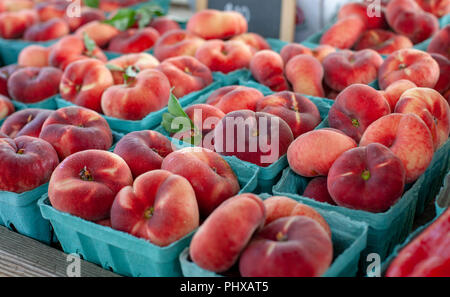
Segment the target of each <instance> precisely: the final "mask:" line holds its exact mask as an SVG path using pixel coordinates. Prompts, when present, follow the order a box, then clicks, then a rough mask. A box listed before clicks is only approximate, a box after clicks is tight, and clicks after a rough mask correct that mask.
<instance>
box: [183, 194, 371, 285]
mask: <svg viewBox="0 0 450 297" xmlns="http://www.w3.org/2000/svg"><path fill="white" fill-rule="evenodd" d="M268 197H270V196H269V195H266V194H263V195H261V198H262V199H267V198H268ZM317 211H319V213H320V214H321V215H322V216H323V217H324V219H325V220H326V221H327V223H328V224H329V226H330V228H331V234H332V240H333V262H332V264H331V266H330V267H329V268H328V270H327V271H326V272H325V274H324V275H323V276H324V277H353V276H356V274H357V271H358V263H359V259H360V254H361V251H362V250H364V248H365V247H366V240H367V232H368V226H367V224H365V223H362V222H357V221H354V220H351V219H349V218H348V217H345V216H343V215H341V214H338V213H336V212H333V211H326V210H322V209H319V208H318V209H317ZM179 260H180V263H181V269H182V271H183V276H186V277H220V276H221V275H219V274H217V273H214V272H211V271H208V270H205V269H203V268H201V267H199V266H197V265H196V264H195V263H194V262H192V261H191V260H190V258H189V248H186V249H185V250H184V251H183V252H182V253H181V254H180V258H179Z"/></svg>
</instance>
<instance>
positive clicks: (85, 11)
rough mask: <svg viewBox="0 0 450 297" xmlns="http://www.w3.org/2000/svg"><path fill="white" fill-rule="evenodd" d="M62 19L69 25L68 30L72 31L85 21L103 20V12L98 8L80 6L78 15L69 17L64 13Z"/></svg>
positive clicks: (85, 22)
mask: <svg viewBox="0 0 450 297" xmlns="http://www.w3.org/2000/svg"><path fill="white" fill-rule="evenodd" d="M63 19H64V20H65V21H66V22H67V24H68V25H69V28H70V32H74V31H76V30H77V29H78V28H80V27H81V26H83V25H85V24H87V23H90V22H93V21H103V20H104V19H105V13H104V12H103V11H102V10H100V9H96V8H91V7H87V6H83V7H81V15H80V17H69V16H68V15H67V14H65V15H64V17H63Z"/></svg>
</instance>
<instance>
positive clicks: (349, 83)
mask: <svg viewBox="0 0 450 297" xmlns="http://www.w3.org/2000/svg"><path fill="white" fill-rule="evenodd" d="M408 1H409V0H408ZM408 1H406V0H405V1H398V0H393V1H391V2H390V4H389V5H388V6H387V7H386V18H387V22H388V23H389V24H391V22H392V23H393V24H394V23H395V26H394V25H391V27H392V28H394V30H395V32H396V33H392V34H397V35H396V36H397V37H398V36H400V37H401V36H404V38H410V39H411V40H413V42H419V41H422V40H423V39H425V38H428V37H430V38H433V40H432V42H431V44H434V48H437V50H439V51H440V53H444V54H446V55H447V56H445V57H444V56H442V55H441V56H442V61H444V62H445V63H444V62H442V63H440V62H439V59H436V57H435V56H432V54H430V53H433V55H434V54H435V53H436V52H435V51H433V46H431V45H430V47H431V48H432V49H431V50H430V48H429V52H430V53H427V52H424V51H420V50H416V49H412V48H410V46H403V45H402V44H404V43H401V42H393V41H392V42H388V43H390V44H391V43H392V48H391V52H390V53H389V55H388V56H387V57H386V58H385V59H383V57H382V56H381V55H380V52H377V51H376V50H374V49H370V48H369V46H367V47H364V46H363V45H361V44H364V42H362V40H363V39H361V42H360V44H359V45H358V46H357V47H355V46H354V43H352V44H351V45H349V46H348V48H352V47H353V48H354V49H355V51H352V50H342V47H340V46H337V45H336V44H327V42H322V43H323V44H322V45H319V46H318V47H316V48H315V49H309V48H307V47H305V46H303V45H300V44H288V45H286V46H285V47H284V48H283V49H282V51H281V54H278V53H277V52H275V51H272V50H271V49H270V46H269V44H268V43H267V42H266V40H264V38H262V37H261V36H259V35H257V34H254V33H248V32H247V22H246V20H245V18H244V17H243V16H242V15H240V14H239V13H236V12H221V11H216V10H204V11H200V12H198V13H196V14H195V15H194V16H193V17H192V18H191V19H190V20H189V22H188V23H187V27H186V29H185V30H184V29H180V27H179V25H178V24H177V23H176V22H173V21H171V20H169V19H168V18H165V17H160V18H155V19H154V21H153V22H152V23H149V24H148V26H147V27H145V28H131V27H130V28H128V29H127V30H126V31H124V32H119V31H120V30H118V29H117V28H116V27H114V26H112V25H111V24H110V23H108V22H103V21H102V20H95V21H93V22H88V23H86V24H85V25H83V26H82V27H80V28H78V29H77V30H76V32H74V34H72V35H68V36H64V37H62V38H61V39H59V40H58V41H57V42H56V43H55V44H54V45H52V46H50V47H43V46H39V45H31V46H29V47H26V48H25V49H24V50H23V51H22V52H21V53H20V56H19V61H18V64H17V65H8V66H6V67H3V68H1V69H0V92H1V94H2V96H1V97H0V120H1V119H4V122H3V124H2V125H1V127H0V159H1V160H2V163H1V164H0V166H1V171H2V174H0V190H1V191H9V192H15V193H24V192H27V191H30V190H32V189H34V188H36V187H38V186H40V185H43V184H46V183H49V185H48V196H49V200H50V202H51V204H52V206H53V207H54V208H55V209H57V210H59V211H62V212H65V213H69V214H72V215H74V216H77V217H80V218H82V219H85V220H88V221H91V222H94V223H97V224H100V225H103V226H106V227H108V228H113V229H115V230H119V231H123V232H127V233H130V234H132V235H134V236H137V237H140V238H143V239H145V240H148V241H149V242H150V243H152V244H154V245H157V246H161V247H165V246H168V245H170V244H172V243H174V242H176V241H178V240H180V239H181V238H183V237H185V236H188V235H189V234H191V233H194V235H193V238H192V241H191V244H190V248H189V253H190V259H191V260H192V261H193V262H194V263H195V264H197V265H198V266H199V267H201V268H203V269H205V270H209V271H213V272H216V273H221V274H225V275H236V274H237V275H241V276H258V277H260V276H320V275H323V274H324V273H325V272H326V271H327V269H328V267H329V266H330V265H331V263H332V261H333V242H332V234H331V231H330V227H329V226H328V224H327V222H326V221H325V219H324V218H323V217H322V216H321V215H320V213H319V212H318V211H316V210H314V209H313V208H311V207H308V206H306V205H304V204H302V203H299V202H297V201H295V200H292V199H290V198H287V197H269V198H267V199H262V198H261V197H259V196H257V195H255V194H252V193H240V192H241V187H242V185H241V184H240V183H239V172H235V171H234V170H233V169H232V167H231V166H230V164H229V162H228V161H227V160H229V159H228V156H234V157H236V158H238V159H239V160H241V161H242V162H248V163H252V164H255V165H258V166H262V167H265V166H269V165H270V164H273V163H275V162H276V161H277V160H278V159H279V158H281V157H282V156H284V155H287V160H288V163H289V167H290V168H291V169H292V170H293V171H294V172H295V173H296V174H298V175H301V176H303V177H306V178H312V181H311V182H310V183H309V184H308V187H307V189H306V190H305V192H304V193H303V195H304V196H306V197H310V198H312V199H315V200H318V201H321V202H327V203H330V204H334V205H338V206H340V207H346V208H351V209H357V210H362V211H368V212H373V213H379V212H384V211H386V210H388V209H389V208H390V207H391V206H393V205H394V204H395V203H396V202H397V201H398V200H399V199H401V197H402V195H403V192H404V189H405V186H406V185H407V184H411V183H413V182H415V181H416V180H417V179H418V178H419V177H420V176H421V175H422V174H423V173H424V172H425V170H426V169H427V167H428V166H429V164H430V163H431V160H432V158H433V156H434V153H435V152H436V151H437V150H439V149H440V148H441V147H442V146H444V145H445V144H446V142H447V141H448V137H449V134H450V106H449V102H448V94H449V84H450V78H449V71H448V63H449V62H448V52H449V48H450V38H449V33H450V32H449V28H450V27H449V26H447V27H445V28H443V29H442V30H441V31H438V30H437V29H436V30H433V31H432V33H430V35H427V37H423V34H422V31H421V30H422V29H424V28H426V26H425V25H423V26H422V25H420V24H422V23H423V22H424V21H423V19H428V18H430V17H429V16H430V14H427V13H425V12H424V11H423V10H422V8H420V10H419V8H418V7H419V6H417V7H416V6H414V7H415V9H414V10H413V11H410V10H408V9H407V8H406V6H404V5H402V3H403V2H405V3H406V2H408ZM411 1H412V0H411ZM409 2H410V1H409ZM422 2H423V1H417V3H419V4H420V3H422ZM438 2H439V1H438ZM442 2H444V1H442ZM412 3H416V2H414V1H413V2H412ZM439 3H440V2H439ZM48 5H50V6H51V4H48ZM411 5H412V4H411ZM414 5H417V4H414ZM423 5H425V4H423ZM361 7H362V8H364V9H367V5H365V4H348V5H346V6H344V7H343V8H342V9H341V12H340V14H339V21H338V23H336V24H335V25H334V26H333V27H332V28H331V29H330V31H332V30H333V31H334V30H336V32H334V33H328V32H327V33H325V34H324V37H323V40H326V36H337V35H339V34H341V36H342V38H344V37H345V38H347V37H350V35H351V34H348V33H346V34H343V32H344V30H350V29H351V30H356V29H358V28H359V27H358V26H357V25H354V24H353V23H354V22H355V23H356V24H360V27H361V28H363V29H361V30H360V31H361V34H364V33H366V32H370V31H369V30H372V29H382V28H385V27H382V26H381V25H380V27H377V26H378V24H384V17H382V18H381V19H380V17H368V16H367V15H366V14H363V13H361V11H362V10H361ZM423 7H424V9H425V7H426V6H423ZM394 8H396V9H398V10H396V12H395V14H394V15H395V17H396V18H398V20H397V21H396V22H394V21H393V20H390V17H389V15H390V13H391V12H390V11H391V10H394ZM438 11H440V10H438ZM120 14H121V13H119V12H117V13H116V14H115V15H116V16H117V15H120ZM113 15H114V13H113ZM400 17H402V18H406V19H407V20H409V21H410V22H412V23H414V22H416V21H417V22H418V23H417V27H414V28H417V32H414V34H413V33H410V32H403V31H401V30H402V28H403V27H402V26H403V25H402V22H403V21H404V20H403V19H402V18H400ZM408 17H409V19H408ZM57 19H60V18H57ZM430 19H431V18H430ZM405 22H406V21H405ZM430 22H432V21H430ZM0 24H1V22H0ZM383 26H384V25H383ZM0 27H1V26H0ZM336 28H341V29H336ZM342 28H346V29H342ZM337 30H343V31H342V32H341V33H339V32H337ZM0 31H1V30H0ZM144 31H145V32H147V31H148V32H150V31H151V32H152V34H153V33H154V34H153V35H154V37H155V38H153V39H152V38H149V40H150V39H152V45H151V46H149V47H146V48H141V47H140V46H141V45H142V44H144V41H142V42H141V41H140V40H141V39H140V38H141V37H142V38H143V39H142V40H144V39H145V38H144V36H145V34H142V35H141V32H144ZM130 32H133V33H130ZM348 32H350V31H348ZM406 33H408V34H406ZM128 34H130V35H132V36H131V37H130V36H129V35H128ZM344 35H345V36H344ZM135 36H138V37H136V39H134V38H135ZM361 36H362V35H361ZM404 38H403V37H401V39H404ZM422 38H423V39H422ZM357 39H358V40H360V36H358V38H357ZM419 39H420V40H419ZM339 40H341V41H342V40H343V39H339ZM355 42H356V39H355ZM149 44H150V43H149ZM116 46H117V47H121V48H128V49H130V48H135V46H136V48H139V50H137V52H133V53H127V54H125V55H123V56H120V57H118V58H115V59H113V60H109V61H108V60H107V58H106V55H105V52H104V50H108V49H111V47H116ZM361 47H364V48H361ZM149 48H152V50H153V51H152V52H153V54H150V53H149V52H143V51H147V50H148V49H149ZM437 50H436V51H437ZM383 54H384V53H383ZM439 58H440V57H439ZM239 69H249V71H250V72H251V73H252V75H253V78H254V79H255V80H257V81H258V82H260V83H262V84H264V85H266V86H268V87H269V88H270V89H271V90H272V91H273V93H272V94H270V95H267V96H264V95H263V93H262V92H261V91H260V90H258V89H256V88H252V87H249V86H241V85H231V86H224V87H221V88H219V89H217V90H214V91H213V92H211V93H210V94H209V95H208V96H207V98H206V101H205V103H204V104H195V105H191V106H188V107H186V108H185V109H182V107H181V105H180V104H179V103H178V100H177V98H181V97H183V96H185V95H187V94H190V93H192V92H194V91H199V90H202V89H204V88H205V87H206V86H208V85H210V84H211V83H212V82H213V72H222V73H225V74H227V73H230V72H232V71H235V70H239ZM376 79H378V86H379V87H380V89H381V90H377V89H375V88H374V87H375V85H371V86H369V83H371V82H373V81H374V80H376ZM331 93H333V94H334V96H329V97H332V98H333V99H334V103H333V105H332V107H331V109H330V111H329V113H328V117H327V118H326V119H323V118H321V116H320V113H319V110H318V107H317V106H316V105H315V104H314V103H313V101H312V100H311V99H309V98H308V97H307V96H304V95H312V96H317V97H325V96H328V95H329V94H331ZM57 94H59V95H60V96H61V97H62V98H63V99H65V100H67V101H69V102H72V103H74V106H70V107H64V108H60V109H57V110H55V111H53V110H46V109H39V108H26V109H22V110H19V111H16V112H14V105H13V103H12V101H11V100H10V99H9V98H12V99H13V100H15V101H19V102H22V103H26V104H31V103H37V102H40V101H42V100H45V99H46V98H49V97H51V96H53V95H57ZM172 95H174V96H172ZM445 96H447V99H446V97H445ZM319 100H320V99H319ZM327 102H328V101H327ZM167 105H169V108H168V111H169V113H166V114H165V115H166V116H165V117H163V123H162V126H163V127H164V128H167V125H165V124H167V123H166V122H165V120H166V119H167V118H170V119H173V117H175V116H180V115H181V117H186V118H188V119H189V121H190V122H191V123H194V127H192V128H195V129H196V130H193V129H188V130H183V131H172V130H170V129H169V128H167V129H166V130H167V132H169V134H170V135H171V136H173V137H175V138H183V136H188V138H189V137H190V136H192V133H195V132H198V133H199V134H200V135H201V138H202V143H201V144H200V146H186V147H183V148H180V147H178V145H179V143H173V142H172V141H171V139H170V138H168V137H166V136H164V135H163V134H161V133H159V132H156V131H152V130H143V131H135V132H131V133H129V134H127V135H125V136H123V137H122V138H121V139H120V140H119V141H117V139H114V137H113V135H114V131H112V130H111V128H110V126H109V124H108V122H107V121H106V120H105V118H104V115H106V116H111V117H115V118H120V119H125V120H141V119H143V118H144V117H145V116H147V115H148V114H150V113H152V112H154V111H158V110H161V109H162V108H163V107H165V106H167ZM174 110H175V111H176V112H174ZM199 115H200V116H201V120H200V119H198V118H197V117H198V116H199ZM211 118H213V119H214V120H213V121H211V120H210V119H211ZM229 119H232V120H237V119H242V120H243V121H245V122H246V123H248V125H247V126H245V129H240V127H239V126H237V124H236V125H235V126H230V125H227V123H228V120H229ZM206 122H208V123H206ZM169 123H170V122H169ZM232 123H237V121H232ZM319 125H320V126H319ZM177 132H180V133H181V134H179V135H178V134H177ZM233 132H234V133H233ZM176 134H177V135H176ZM272 139H276V140H277V141H271V140H272ZM115 140H116V143H115ZM260 140H265V141H266V143H264V144H265V145H266V147H264V149H262V148H261V147H257V150H256V151H255V150H251V147H250V145H249V144H250V143H261V142H260ZM267 140H270V141H268V142H267ZM230 143H233V145H231V146H230V145H228V144H230ZM238 143H243V144H244V147H238V146H237V144H238ZM180 146H181V145H180ZM273 152H277V154H272V153H273ZM268 156H275V157H272V159H271V158H265V157H268ZM263 160H264V161H263ZM18 173H20V174H18Z"/></svg>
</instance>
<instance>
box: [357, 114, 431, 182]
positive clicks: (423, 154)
mask: <svg viewBox="0 0 450 297" xmlns="http://www.w3.org/2000/svg"><path fill="white" fill-rule="evenodd" d="M370 143H381V144H383V145H385V146H387V147H388V148H390V149H391V151H392V152H393V153H394V154H395V155H396V156H397V157H399V158H400V160H402V162H403V165H404V167H405V170H406V183H407V184H408V183H411V182H414V181H415V180H416V179H417V178H419V176H420V175H422V173H424V172H425V170H426V169H427V167H428V165H429V164H430V162H431V159H432V158H433V153H434V147H433V137H432V135H431V132H430V129H428V127H427V125H426V124H425V123H424V122H423V121H422V120H421V119H420V118H419V117H418V116H417V115H415V114H399V113H392V114H390V115H386V116H384V117H382V118H380V119H378V120H376V121H375V122H373V123H372V124H371V125H370V126H369V127H368V128H367V130H366V132H364V134H363V136H362V138H361V141H360V143H359V145H360V146H367V145H368V144H370Z"/></svg>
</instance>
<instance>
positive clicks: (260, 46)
mask: <svg viewBox="0 0 450 297" xmlns="http://www.w3.org/2000/svg"><path fill="white" fill-rule="evenodd" d="M231 40H236V41H242V42H244V43H245V44H247V45H248V46H249V47H250V48H251V49H252V51H253V53H256V52H259V51H262V50H270V45H269V43H267V41H266V40H265V39H264V37H262V36H261V35H259V34H256V33H243V34H240V35H236V36H234V37H233V38H231Z"/></svg>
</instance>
